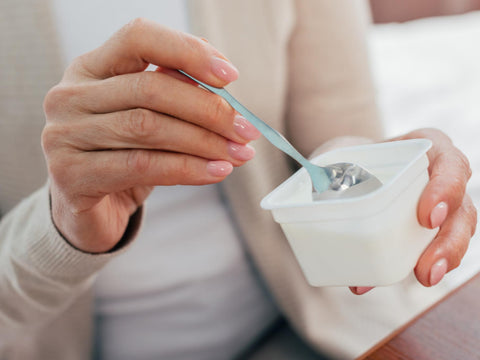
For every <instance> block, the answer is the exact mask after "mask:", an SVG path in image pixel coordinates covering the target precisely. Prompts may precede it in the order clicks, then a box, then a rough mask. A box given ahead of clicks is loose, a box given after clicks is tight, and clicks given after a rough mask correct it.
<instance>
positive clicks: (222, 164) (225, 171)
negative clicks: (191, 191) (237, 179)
mask: <svg viewBox="0 0 480 360" xmlns="http://www.w3.org/2000/svg"><path fill="white" fill-rule="evenodd" d="M232 171H233V165H232V164H230V163H229V162H228V161H209V162H208V164H207V172H208V173H209V174H210V175H212V176H218V177H224V176H227V175H229V174H230V173H231V172H232Z"/></svg>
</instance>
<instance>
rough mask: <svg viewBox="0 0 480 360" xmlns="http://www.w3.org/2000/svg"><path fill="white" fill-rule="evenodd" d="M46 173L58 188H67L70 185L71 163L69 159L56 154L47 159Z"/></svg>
mask: <svg viewBox="0 0 480 360" xmlns="http://www.w3.org/2000/svg"><path fill="white" fill-rule="evenodd" d="M47 169H48V174H49V176H50V178H51V179H52V181H53V182H54V183H55V184H56V185H57V186H58V187H59V188H67V187H68V186H69V185H71V183H72V181H71V178H70V176H71V174H72V164H71V161H69V159H67V158H65V157H63V156H60V155H56V156H52V157H50V159H49V161H47Z"/></svg>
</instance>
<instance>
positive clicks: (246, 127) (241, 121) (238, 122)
mask: <svg viewBox="0 0 480 360" xmlns="http://www.w3.org/2000/svg"><path fill="white" fill-rule="evenodd" d="M233 127H234V129H235V132H236V133H237V134H238V135H240V136H241V137H243V138H244V139H245V140H256V139H258V138H259V137H260V136H262V134H261V133H260V131H258V130H257V128H256V127H255V126H253V125H252V124H250V122H249V121H248V120H247V119H245V118H244V117H243V116H242V115H238V114H237V115H235V119H234V120H233Z"/></svg>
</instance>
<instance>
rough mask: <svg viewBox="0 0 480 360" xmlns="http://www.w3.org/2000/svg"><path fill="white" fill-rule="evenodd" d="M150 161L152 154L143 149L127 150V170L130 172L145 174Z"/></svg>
mask: <svg viewBox="0 0 480 360" xmlns="http://www.w3.org/2000/svg"><path fill="white" fill-rule="evenodd" d="M151 163H152V155H151V154H150V153H149V152H148V151H144V150H129V151H128V154H127V163H126V166H127V170H128V171H129V172H130V173H135V174H140V175H142V174H146V173H147V172H148V171H149V169H150V167H151Z"/></svg>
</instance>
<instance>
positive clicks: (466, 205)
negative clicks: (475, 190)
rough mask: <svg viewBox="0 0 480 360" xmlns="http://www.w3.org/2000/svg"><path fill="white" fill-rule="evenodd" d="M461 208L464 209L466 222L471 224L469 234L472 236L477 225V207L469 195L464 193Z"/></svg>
mask: <svg viewBox="0 0 480 360" xmlns="http://www.w3.org/2000/svg"><path fill="white" fill-rule="evenodd" d="M462 209H463V211H464V214H465V217H466V219H467V222H468V223H469V224H470V225H471V231H470V235H471V236H473V235H474V234H475V231H476V227H477V216H478V214H477V208H476V207H475V205H474V204H473V201H472V199H471V198H470V196H469V195H465V199H464V202H463V206H462Z"/></svg>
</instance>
